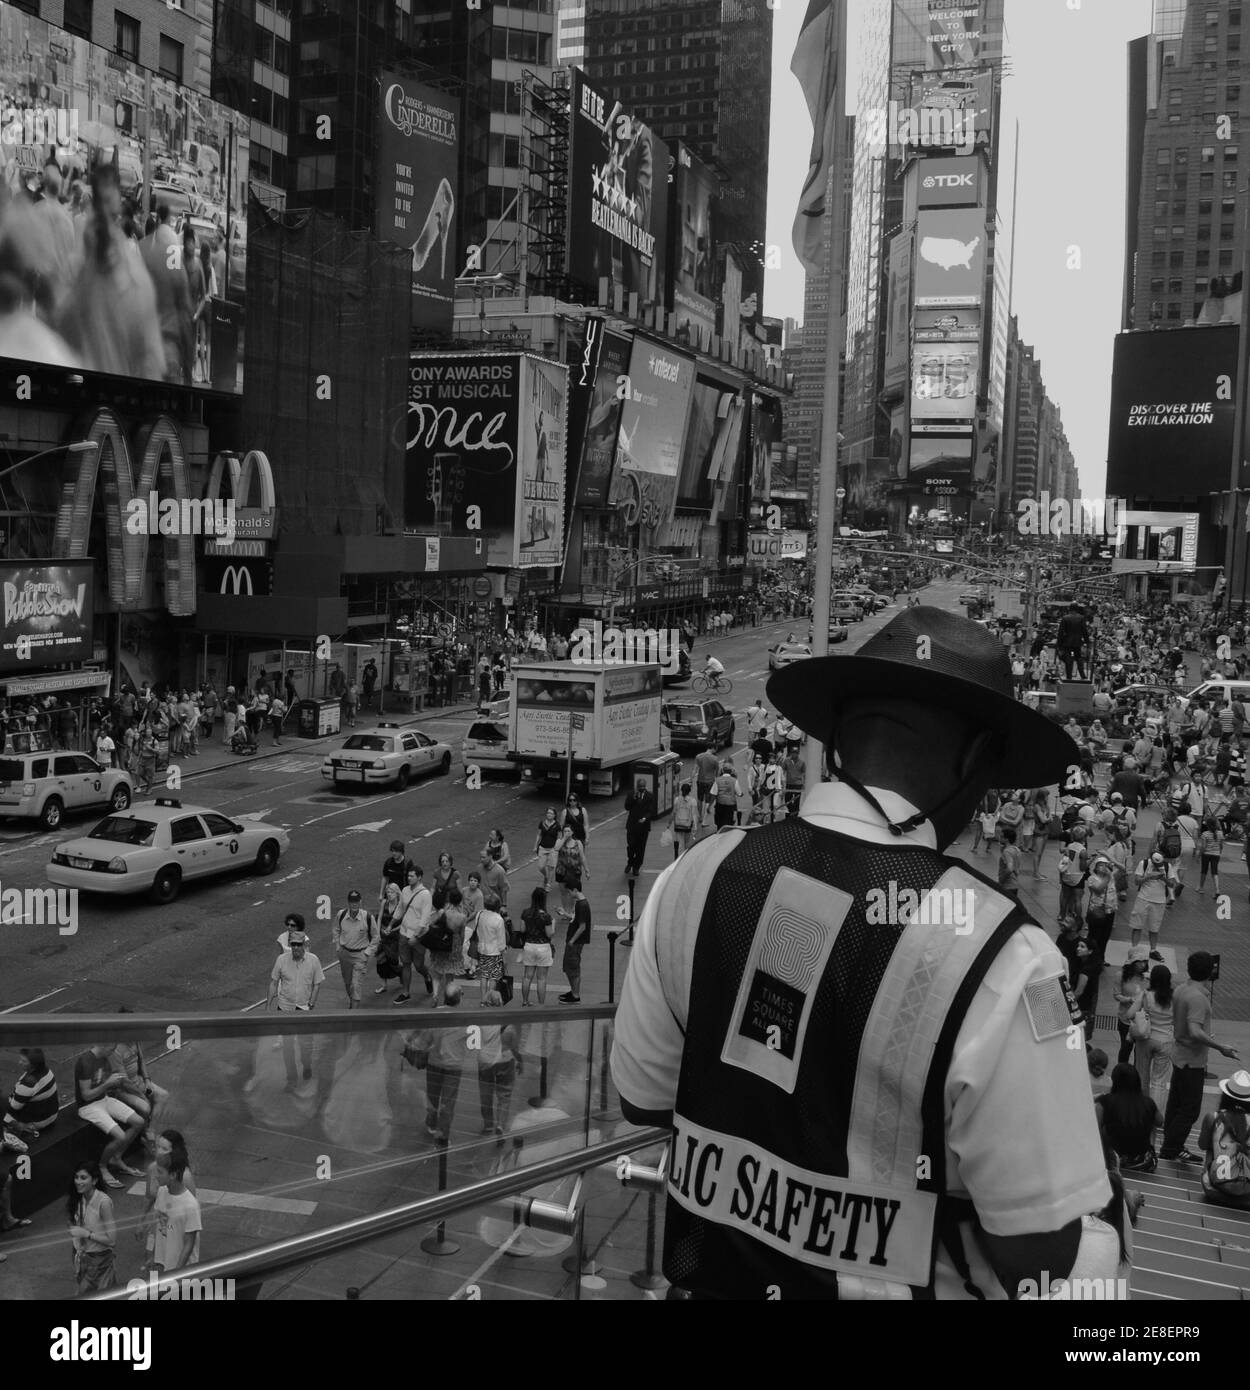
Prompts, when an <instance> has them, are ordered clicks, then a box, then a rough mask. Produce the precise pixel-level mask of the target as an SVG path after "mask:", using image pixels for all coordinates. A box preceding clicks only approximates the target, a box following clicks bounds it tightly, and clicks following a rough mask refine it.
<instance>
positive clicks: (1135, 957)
mask: <svg viewBox="0 0 1250 1390" xmlns="http://www.w3.org/2000/svg"><path fill="white" fill-rule="evenodd" d="M1149 966H1150V959H1149V956H1148V954H1147V952H1146V948H1145V947H1144V946H1134V947H1132V948H1131V949H1130V951H1129V953H1128V955H1127V956H1126V957H1125V959H1124V964H1123V966H1122V967H1121V969H1120V983H1119V984H1118V985H1117V986H1116V988H1115V992H1114V995H1113V998H1114V999H1115V1003H1116V1020H1115V1028H1116V1032H1117V1033H1119V1035H1120V1051H1119V1054H1118V1055H1117V1057H1116V1061H1117V1063H1118V1062H1129V1061H1132V1058H1133V1045H1134V1042H1135V1041H1136V1040H1135V1038H1134V1037H1133V1019H1134V1018H1135V1017H1136V1016H1137V1014H1138V1013H1139V1012H1141V1009H1142V1006H1143V1004H1144V1003H1145V1001H1146V971H1147V969H1148V968H1149ZM1144 1026H1145V1027H1146V1029H1147V1031H1148V1030H1149V1026H1150V1020H1149V1018H1147V1019H1146V1022H1145V1025H1144Z"/></svg>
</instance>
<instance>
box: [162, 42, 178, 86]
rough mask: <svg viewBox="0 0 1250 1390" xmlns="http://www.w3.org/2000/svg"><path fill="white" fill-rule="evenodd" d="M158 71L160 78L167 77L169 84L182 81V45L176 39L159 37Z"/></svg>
mask: <svg viewBox="0 0 1250 1390" xmlns="http://www.w3.org/2000/svg"><path fill="white" fill-rule="evenodd" d="M158 71H159V72H160V74H161V76H162V77H168V78H169V80H170V81H171V82H181V81H182V45H181V44H180V43H179V42H178V41H177V39H171V38H170V37H169V35H168V34H162V35H161V55H160V67H159V69H158Z"/></svg>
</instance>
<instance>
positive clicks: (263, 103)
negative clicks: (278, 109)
mask: <svg viewBox="0 0 1250 1390" xmlns="http://www.w3.org/2000/svg"><path fill="white" fill-rule="evenodd" d="M252 119H253V120H254V121H264V122H265V124H266V125H272V124H273V93H272V92H271V91H270V90H269V88H268V87H262V86H261V85H260V83H259V82H254V83H253V84H252Z"/></svg>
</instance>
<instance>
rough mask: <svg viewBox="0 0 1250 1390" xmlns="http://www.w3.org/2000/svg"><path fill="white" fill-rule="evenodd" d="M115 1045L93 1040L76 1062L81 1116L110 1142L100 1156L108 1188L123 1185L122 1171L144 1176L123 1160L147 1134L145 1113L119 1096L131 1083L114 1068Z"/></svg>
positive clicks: (133, 1175)
mask: <svg viewBox="0 0 1250 1390" xmlns="http://www.w3.org/2000/svg"><path fill="white" fill-rule="evenodd" d="M112 1051H113V1048H112V1045H111V1044H110V1043H92V1044H91V1046H90V1047H89V1048H88V1049H87V1051H86V1052H84V1053H83V1054H82V1056H81V1057H79V1058H78V1060H77V1061H76V1062H75V1063H74V1089H75V1091H76V1092H77V1095H78V1118H79V1119H80V1120H86V1121H87V1123H88V1124H93V1125H95V1127H96V1128H97V1129H98V1130H102V1131H103V1133H104V1135H105V1136H106V1140H107V1142H106V1143H105V1145H104V1151H103V1153H101V1155H100V1177H101V1178H102V1180H103V1182H104V1185H105V1186H106V1187H121V1186H122V1185H123V1184H122V1179H121V1177H119V1176H118V1175H119V1174H121V1175H122V1176H124V1177H127V1178H141V1177H143V1174H142V1173H141V1172H140V1171H139V1170H138V1169H137V1168H130V1167H128V1166H127V1165H126V1164H125V1163H123V1162H122V1154H124V1153H125V1152H126V1150H127V1149H128V1148H129V1147H130V1146H131V1144H133V1143H134V1142H135V1140H136V1139H138V1137H139V1135H140V1134H142V1133H143V1125H144V1120H143V1116H142V1115H140V1114H139V1113H138V1112H137V1111H135V1110H132V1109H131V1108H130V1106H128V1105H127V1104H126V1103H125V1102H124V1101H121V1100H119V1099H118V1098H117V1094H116V1093H117V1092H118V1091H119V1090H121V1089H122V1088H123V1087H124V1086H126V1085H127V1083H128V1078H127V1076H126V1073H125V1072H123V1071H114V1070H113V1068H112V1061H111V1055H112Z"/></svg>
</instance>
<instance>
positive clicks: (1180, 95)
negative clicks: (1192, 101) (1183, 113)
mask: <svg viewBox="0 0 1250 1390" xmlns="http://www.w3.org/2000/svg"><path fill="white" fill-rule="evenodd" d="M1184 100H1185V93H1184V92H1182V91H1181V89H1180V88H1179V87H1177V88H1175V89H1174V90H1173V91H1170V92H1169V93H1168V105H1169V106H1179V105H1180V104H1181V103H1182V102H1183V101H1184Z"/></svg>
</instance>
